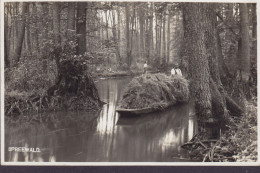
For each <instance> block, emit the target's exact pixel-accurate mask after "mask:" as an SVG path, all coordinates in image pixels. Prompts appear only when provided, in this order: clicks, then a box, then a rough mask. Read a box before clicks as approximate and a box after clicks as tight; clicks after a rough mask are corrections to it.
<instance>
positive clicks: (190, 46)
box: [183, 3, 212, 119]
mask: <svg viewBox="0 0 260 173" xmlns="http://www.w3.org/2000/svg"><path fill="white" fill-rule="evenodd" d="M202 12H203V4H201V3H187V4H185V5H184V6H183V16H184V37H185V42H186V46H187V48H186V53H187V56H188V57H189V62H190V65H189V73H190V75H189V76H190V77H191V84H190V91H193V94H192V96H193V97H194V98H195V107H196V111H197V114H198V115H199V118H201V119H208V118H209V117H211V110H212V105H211V102H212V97H211V93H210V69H209V62H208V57H207V50H206V39H205V36H204V33H203V30H202V29H203V27H204V26H203V25H202V23H203V22H205V21H204V18H205V17H207V16H206V15H207V14H206V13H205V11H204V13H202Z"/></svg>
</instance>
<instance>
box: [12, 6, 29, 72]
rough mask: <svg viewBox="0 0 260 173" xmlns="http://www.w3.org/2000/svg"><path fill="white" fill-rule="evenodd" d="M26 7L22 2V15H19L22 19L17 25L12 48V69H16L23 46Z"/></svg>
mask: <svg viewBox="0 0 260 173" xmlns="http://www.w3.org/2000/svg"><path fill="white" fill-rule="evenodd" d="M27 7H28V3H26V2H22V13H21V16H22V19H21V21H20V23H19V24H18V26H19V32H18V35H17V41H16V44H15V48H14V57H13V60H14V64H13V67H16V66H17V65H18V62H19V60H20V57H21V53H22V46H23V41H24V35H25V19H26V18H25V13H27Z"/></svg>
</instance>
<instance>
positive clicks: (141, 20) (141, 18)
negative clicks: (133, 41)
mask: <svg viewBox="0 0 260 173" xmlns="http://www.w3.org/2000/svg"><path fill="white" fill-rule="evenodd" d="M139 27H140V49H141V50H140V58H143V57H144V7H143V4H141V5H140V6H139Z"/></svg>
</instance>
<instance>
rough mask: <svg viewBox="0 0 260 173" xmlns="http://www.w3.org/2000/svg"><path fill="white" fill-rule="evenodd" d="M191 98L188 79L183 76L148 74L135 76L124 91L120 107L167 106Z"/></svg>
mask: <svg viewBox="0 0 260 173" xmlns="http://www.w3.org/2000/svg"><path fill="white" fill-rule="evenodd" d="M188 99H189V89H188V81H187V80H186V79H184V78H183V77H181V76H178V75H175V76H173V77H169V76H166V75H165V74H154V75H152V74H147V75H142V76H139V77H135V78H134V79H133V80H132V81H131V82H130V83H129V84H128V86H127V87H126V89H125V90H124V91H123V96H122V100H121V103H120V107H122V108H132V109H133V108H145V107H162V108H164V107H166V106H167V105H168V104H175V103H177V102H186V101H188Z"/></svg>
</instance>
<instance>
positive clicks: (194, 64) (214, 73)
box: [183, 3, 242, 127]
mask: <svg viewBox="0 0 260 173" xmlns="http://www.w3.org/2000/svg"><path fill="white" fill-rule="evenodd" d="M214 5H215V4H209V3H187V4H185V6H184V7H183V16H184V21H183V24H184V41H185V46H186V51H185V52H186V56H188V57H189V63H190V65H189V73H190V74H189V76H190V78H191V79H190V80H191V84H190V90H191V91H193V94H192V96H193V97H194V99H195V108H196V112H197V115H198V116H199V119H200V121H202V122H203V121H209V120H211V119H212V118H216V119H218V120H219V121H220V125H221V127H224V124H225V121H226V120H227V119H226V116H227V111H226V109H229V111H230V112H231V114H233V115H237V114H241V113H242V110H241V109H240V107H239V106H237V105H236V103H235V102H234V101H233V100H232V99H230V97H228V96H227V94H226V92H225V90H224V88H223V86H222V83H221V80H220V77H219V68H218V61H217V58H216V46H217V38H216V16H215V11H214V10H215V7H214ZM226 101H227V105H228V106H227V105H226Z"/></svg>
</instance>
